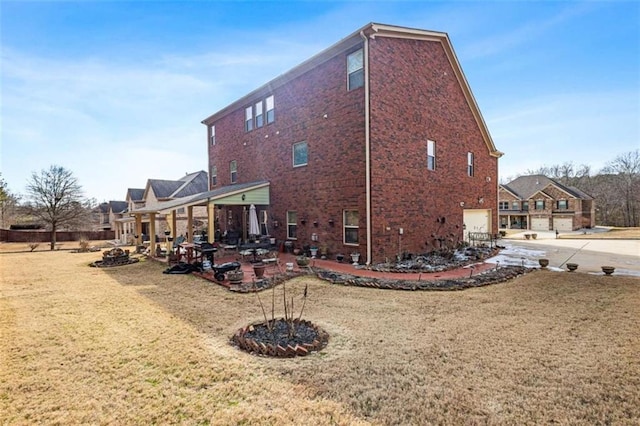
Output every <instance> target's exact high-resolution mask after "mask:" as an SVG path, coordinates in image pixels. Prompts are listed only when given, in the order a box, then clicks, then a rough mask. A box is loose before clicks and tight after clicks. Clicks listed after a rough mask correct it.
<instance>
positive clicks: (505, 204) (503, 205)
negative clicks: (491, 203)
mask: <svg viewBox="0 0 640 426" xmlns="http://www.w3.org/2000/svg"><path fill="white" fill-rule="evenodd" d="M498 208H499V209H500V210H509V202H508V201H500V202H499V203H498Z"/></svg>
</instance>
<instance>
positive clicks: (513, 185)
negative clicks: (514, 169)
mask: <svg viewBox="0 0 640 426" xmlns="http://www.w3.org/2000/svg"><path fill="white" fill-rule="evenodd" d="M549 185H555V186H557V187H558V188H560V189H562V190H563V191H565V192H567V193H568V194H570V195H572V196H574V197H576V198H587V199H589V198H591V197H589V196H586V197H585V195H586V194H584V193H583V192H582V191H579V190H576V188H570V187H567V186H565V185H563V184H561V183H560V182H558V181H557V180H554V179H551V178H548V177H546V176H544V175H529V176H520V177H518V178H516V179H514V180H512V181H511V182H509V183H508V184H506V185H502V186H503V187H505V188H506V189H508V190H509V191H511V192H513V193H515V194H517V195H518V196H519V197H520V198H521V199H523V200H527V199H529V198H531V196H532V195H533V194H535V193H536V192H538V191H542V190H543V189H545V188H546V187H547V186H549Z"/></svg>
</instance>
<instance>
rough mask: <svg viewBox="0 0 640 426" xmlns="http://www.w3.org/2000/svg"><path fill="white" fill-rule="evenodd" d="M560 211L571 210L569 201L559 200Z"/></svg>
mask: <svg viewBox="0 0 640 426" xmlns="http://www.w3.org/2000/svg"><path fill="white" fill-rule="evenodd" d="M557 203H558V207H557V208H558V210H567V209H568V208H569V204H568V203H567V200H558V202H557Z"/></svg>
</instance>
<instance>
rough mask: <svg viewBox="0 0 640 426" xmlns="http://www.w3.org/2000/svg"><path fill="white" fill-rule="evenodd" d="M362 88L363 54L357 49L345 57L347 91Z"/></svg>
mask: <svg viewBox="0 0 640 426" xmlns="http://www.w3.org/2000/svg"><path fill="white" fill-rule="evenodd" d="M362 86H364V52H363V50H362V49H358V50H356V51H355V52H353V53H351V54H350V55H348V56H347V90H353V89H357V88H358V87H362Z"/></svg>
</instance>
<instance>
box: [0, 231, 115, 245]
mask: <svg viewBox="0 0 640 426" xmlns="http://www.w3.org/2000/svg"><path fill="white" fill-rule="evenodd" d="M83 238H84V239H86V240H92V241H97V240H113V239H115V238H116V233H115V231H58V232H56V241H58V242H63V241H79V240H80V239H83ZM0 241H2V242H5V243H31V242H33V243H48V242H51V231H40V230H38V231H31V230H21V231H15V230H12V229H0Z"/></svg>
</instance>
